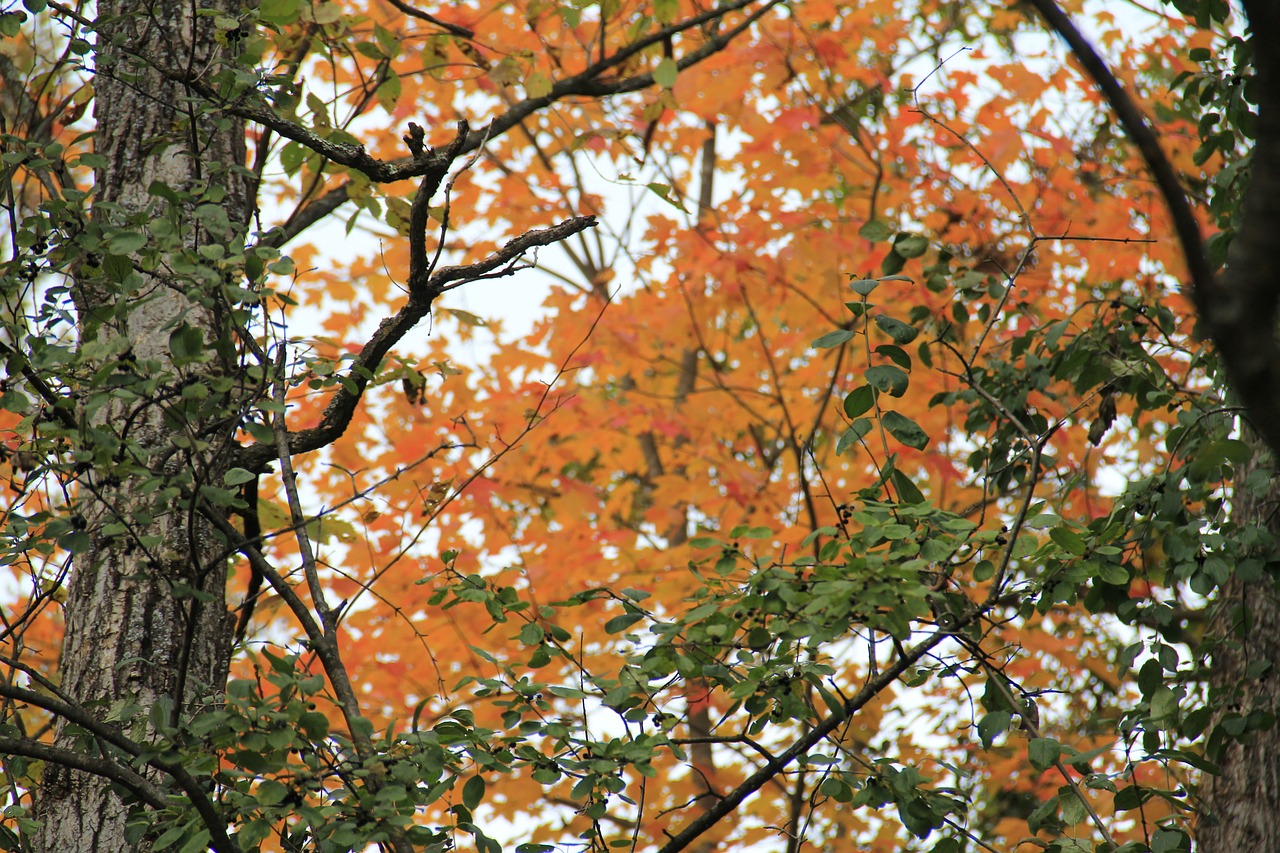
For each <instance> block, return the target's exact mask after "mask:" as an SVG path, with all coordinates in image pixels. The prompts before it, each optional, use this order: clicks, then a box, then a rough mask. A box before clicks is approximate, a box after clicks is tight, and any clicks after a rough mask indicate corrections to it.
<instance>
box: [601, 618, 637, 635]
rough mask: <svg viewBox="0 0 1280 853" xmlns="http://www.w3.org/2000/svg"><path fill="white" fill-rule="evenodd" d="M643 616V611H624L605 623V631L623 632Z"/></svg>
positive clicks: (609, 632) (607, 632)
mask: <svg viewBox="0 0 1280 853" xmlns="http://www.w3.org/2000/svg"><path fill="white" fill-rule="evenodd" d="M643 618H644V614H643V613H623V614H622V615H621V616H615V617H613V618H612V619H610V620H609V621H608V622H606V623H604V631H605V633H606V634H621V633H622V632H623V631H625V630H627V629H628V628H630V627H631V626H632V625H634V624H636V623H637V622H639V621H640V620H641V619H643Z"/></svg>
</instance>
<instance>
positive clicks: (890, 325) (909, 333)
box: [873, 314, 920, 344]
mask: <svg viewBox="0 0 1280 853" xmlns="http://www.w3.org/2000/svg"><path fill="white" fill-rule="evenodd" d="M873 319H874V320H875V321H876V325H877V326H879V327H880V331H882V332H884V333H885V334H886V335H888V336H889V337H891V338H893V342H894V343H895V344H909V343H911V342H912V341H914V340H915V339H916V335H918V334H920V330H919V329H917V328H916V327H915V326H912V325H909V324H907V323H904V322H902V321H901V320H897V319H895V318H893V317H890V316H888V315H886V314H877V315H875V317H874V318H873Z"/></svg>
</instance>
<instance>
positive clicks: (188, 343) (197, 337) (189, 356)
mask: <svg viewBox="0 0 1280 853" xmlns="http://www.w3.org/2000/svg"><path fill="white" fill-rule="evenodd" d="M169 352H170V353H171V354H172V355H173V361H174V364H176V365H178V366H179V367H181V366H182V365H184V364H190V363H191V362H193V361H197V360H199V358H200V357H201V356H202V355H203V354H204V332H203V331H201V330H200V329H198V328H196V327H195V326H192V325H190V324H189V323H183V324H181V325H180V326H178V328H176V329H174V330H173V332H172V333H171V334H170V335H169Z"/></svg>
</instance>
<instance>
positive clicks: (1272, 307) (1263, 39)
mask: <svg viewBox="0 0 1280 853" xmlns="http://www.w3.org/2000/svg"><path fill="white" fill-rule="evenodd" d="M1030 2H1031V5H1033V6H1034V7H1035V8H1036V11H1038V12H1039V13H1040V15H1041V16H1042V17H1043V18H1044V19H1045V21H1046V22H1047V23H1048V24H1049V26H1050V28H1052V29H1053V30H1054V32H1056V33H1058V35H1060V36H1061V37H1062V38H1063V40H1064V41H1065V42H1066V43H1067V46H1068V47H1069V48H1070V49H1071V52H1072V53H1073V54H1074V55H1075V57H1076V59H1077V60H1079V62H1080V65H1081V66H1082V67H1083V68H1084V70H1085V73H1087V74H1088V75H1089V77H1090V78H1091V79H1092V80H1093V82H1094V83H1095V84H1096V85H1097V86H1098V89H1099V90H1101V92H1102V94H1103V96H1104V97H1105V98H1106V99H1107V102H1108V103H1109V104H1110V105H1111V108H1112V109H1113V110H1115V113H1116V116H1117V117H1118V118H1119V119H1120V123H1121V125H1123V127H1124V129H1125V132H1126V133H1127V134H1128V135H1129V138H1130V139H1132V140H1133V142H1134V144H1135V145H1136V146H1137V147H1138V151H1139V152H1140V153H1141V154H1142V158H1143V159H1144V160H1145V161H1146V163H1147V168H1148V169H1150V170H1151V174H1152V176H1153V177H1154V178H1155V181H1156V186H1157V187H1158V188H1159V190H1160V195H1161V197H1163V198H1164V201H1165V204H1166V205H1167V206H1168V208H1169V213H1170V215H1171V216H1172V218H1173V225H1174V230H1175V232H1176V233H1177V235H1178V241H1179V242H1180V243H1181V245H1182V253H1183V256H1184V257H1185V258H1186V262H1187V269H1188V272H1189V273H1190V275H1191V294H1190V295H1191V299H1192V302H1193V303H1194V304H1195V307H1196V311H1197V313H1198V314H1199V316H1200V319H1201V321H1202V322H1203V323H1204V328H1205V331H1206V332H1207V333H1208V337H1209V338H1210V339H1211V340H1212V341H1213V343H1214V345H1215V346H1216V347H1217V349H1218V351H1219V352H1220V353H1221V355H1222V359H1223V362H1224V363H1225V364H1226V367H1227V375H1228V378H1229V379H1230V381H1231V387H1232V389H1233V390H1234V391H1235V392H1236V394H1238V395H1239V396H1240V398H1241V400H1243V402H1244V403H1245V405H1246V407H1247V408H1248V414H1249V420H1250V422H1251V424H1252V425H1253V427H1254V429H1256V430H1257V431H1258V433H1259V434H1260V435H1261V436H1262V437H1263V439H1264V440H1265V441H1266V443H1267V444H1268V445H1269V446H1270V447H1271V449H1272V450H1273V451H1274V452H1276V453H1277V458H1280V341H1278V340H1277V338H1276V322H1277V310H1278V309H1280V270H1277V268H1276V266H1275V263H1274V259H1273V257H1272V256H1273V255H1274V245H1275V235H1276V233H1278V232H1280V79H1277V78H1278V77H1280V74H1278V73H1277V66H1276V59H1275V51H1274V50H1272V49H1271V48H1270V45H1272V44H1273V43H1274V39H1275V38H1276V37H1277V36H1280V25H1278V21H1277V15H1276V13H1275V9H1274V7H1273V6H1272V5H1271V4H1268V3H1266V2H1262V0H1248V2H1245V3H1244V7H1245V12H1246V14H1247V15H1248V18H1249V24H1250V27H1251V28H1252V29H1253V42H1254V45H1255V51H1254V57H1255V63H1256V67H1257V72H1258V77H1257V81H1256V86H1255V87H1254V90H1255V91H1256V92H1258V122H1257V125H1256V137H1255V138H1256V140H1257V141H1256V145H1255V147H1254V151H1253V160H1252V174H1251V175H1250V178H1249V184H1248V186H1247V188H1246V190H1245V195H1244V201H1243V205H1242V206H1243V210H1244V216H1243V222H1242V224H1241V226H1240V228H1239V230H1238V231H1237V232H1236V235H1235V238H1234V240H1233V241H1232V244H1231V249H1230V252H1229V254H1228V261H1227V267H1226V269H1225V270H1224V272H1223V274H1222V275H1221V276H1220V277H1219V276H1215V275H1214V272H1213V268H1212V267H1211V265H1210V263H1209V259H1208V256H1207V255H1206V253H1205V249H1204V244H1203V242H1202V241H1201V235H1200V226H1199V223H1198V222H1197V221H1196V218H1195V215H1194V213H1193V212H1192V210H1191V205H1190V203H1189V202H1188V200H1187V196H1186V193H1185V191H1184V190H1183V187H1182V183H1181V181H1180V180H1179V179H1178V175H1177V173H1176V172H1174V169H1173V166H1172V164H1170V162H1169V160H1168V158H1167V157H1165V154H1164V151H1163V150H1162V149H1161V148H1160V144H1159V141H1158V140H1157V138H1156V134H1155V132H1154V131H1153V130H1152V129H1151V127H1150V125H1148V124H1147V122H1146V119H1145V118H1144V117H1143V115H1142V112H1141V111H1140V110H1139V109H1138V107H1137V105H1136V104H1135V103H1134V102H1133V100H1132V99H1131V98H1130V97H1129V95H1128V93H1126V92H1125V90H1124V89H1123V88H1121V86H1120V83H1119V81H1118V80H1116V77H1115V75H1114V74H1112V73H1111V69H1110V68H1109V67H1108V66H1107V63H1106V61H1105V60H1103V59H1102V57H1101V56H1099V55H1098V53H1097V51H1095V50H1094V48H1093V46H1092V45H1091V44H1089V42H1088V41H1087V40H1086V39H1085V38H1084V36H1083V35H1081V33H1080V31H1079V30H1078V29H1077V28H1076V26H1075V24H1073V23H1072V21H1071V19H1070V18H1069V17H1068V16H1067V15H1066V14H1065V13H1064V12H1063V11H1062V9H1061V8H1059V7H1058V5H1057V3H1055V2H1054V0H1030Z"/></svg>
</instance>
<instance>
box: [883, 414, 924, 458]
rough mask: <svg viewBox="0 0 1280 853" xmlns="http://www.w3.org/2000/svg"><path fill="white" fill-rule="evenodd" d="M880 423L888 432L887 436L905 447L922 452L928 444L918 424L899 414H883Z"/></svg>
mask: <svg viewBox="0 0 1280 853" xmlns="http://www.w3.org/2000/svg"><path fill="white" fill-rule="evenodd" d="M880 422H881V423H882V424H884V428H885V429H886V430H888V431H889V435H891V436H893V437H894V438H896V439H897V440H898V441H901V442H902V443H903V444H905V445H906V446H907V447H914V448H915V449H916V450H924V449H925V447H926V446H927V445H928V444H929V436H928V434H927V433H926V432H925V431H924V430H922V429H921V428H920V426H919V424H917V423H916V422H915V421H913V420H911V418H909V417H907V416H906V415H904V414H902V413H901V412H885V413H884V415H883V417H881V419H880Z"/></svg>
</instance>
